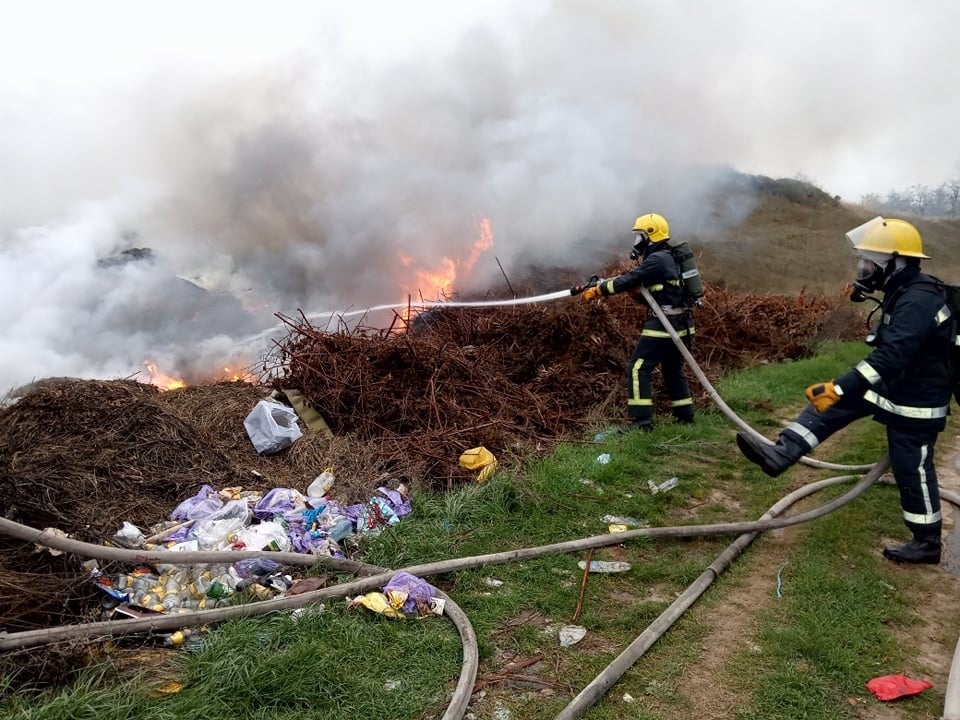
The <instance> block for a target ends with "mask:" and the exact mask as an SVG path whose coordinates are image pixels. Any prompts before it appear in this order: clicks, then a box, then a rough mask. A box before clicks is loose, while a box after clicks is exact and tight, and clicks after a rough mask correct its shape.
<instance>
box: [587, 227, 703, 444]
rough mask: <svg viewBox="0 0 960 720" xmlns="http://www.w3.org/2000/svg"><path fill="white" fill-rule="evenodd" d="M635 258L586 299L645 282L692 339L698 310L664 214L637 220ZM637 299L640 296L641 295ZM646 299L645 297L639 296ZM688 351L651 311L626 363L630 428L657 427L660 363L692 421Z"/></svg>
mask: <svg viewBox="0 0 960 720" xmlns="http://www.w3.org/2000/svg"><path fill="white" fill-rule="evenodd" d="M633 232H634V243H633V250H632V251H631V253H630V257H631V258H633V259H634V260H637V261H639V264H638V265H637V266H636V267H634V268H631V269H630V270H628V271H627V272H625V273H623V274H622V275H618V276H617V277H615V278H611V279H609V280H601V281H600V282H599V283H598V284H597V285H595V286H594V287H590V288H587V289H586V290H585V291H584V292H583V293H582V298H583V300H585V301H587V302H589V301H591V300H593V299H595V298H599V297H605V296H607V295H616V294H617V293H621V292H625V291H629V290H636V289H637V288H639V287H640V286H644V287H646V288H647V290H648V291H649V292H650V294H651V296H652V297H653V299H654V300H655V301H656V302H657V304H658V305H659V306H660V307H661V309H662V310H663V312H664V314H665V315H666V316H667V319H668V320H669V321H670V324H671V325H672V326H673V328H674V329H675V330H676V332H677V334H678V335H679V336H680V337H681V338H683V340H684V342H685V343H687V344H689V342H690V340H691V339H692V337H693V334H694V325H693V312H692V308H691V304H690V303H689V302H688V301H687V300H686V298H685V295H684V291H683V285H682V282H681V276H680V273H681V270H680V266H679V264H678V262H677V261H676V260H675V259H674V256H673V253H671V252H670V244H669V241H670V225H669V224H668V223H667V219H666V218H665V217H663V215H658V214H657V213H647V214H646V215H641V216H640V217H638V218H637V219H636V220H635V221H634V224H633ZM637 297H638V298H639V297H640V296H637ZM639 301H640V302H643V301H642V299H640V300H639ZM683 363H684V361H683V355H681V354H680V351H679V350H678V349H677V347H676V345H674V344H673V340H672V339H671V338H670V335H669V333H668V332H667V331H666V330H665V329H664V327H663V325H662V324H661V323H660V320H659V319H658V318H657V316H656V315H654V314H653V313H652V312H651V313H648V314H647V318H646V320H645V322H644V324H643V330H642V331H641V333H640V341H639V342H638V343H637V347H636V350H634V352H633V356H632V357H631V358H630V361H629V363H628V365H627V414H628V415H629V417H630V424H629V425H628V426H627V428H628V429H630V430H645V431H646V430H652V429H653V416H654V412H653V387H652V374H653V371H654V370H656V368H657V367H658V366H659V367H660V371H661V373H662V374H663V381H664V386H665V388H666V391H667V394H668V395H669V396H670V409H671V411H672V413H673V416H674V418H675V419H676V420H677V422H680V423H692V422H693V418H694V408H693V399H692V398H691V397H690V386H689V385H688V383H687V378H686V375H684V371H683Z"/></svg>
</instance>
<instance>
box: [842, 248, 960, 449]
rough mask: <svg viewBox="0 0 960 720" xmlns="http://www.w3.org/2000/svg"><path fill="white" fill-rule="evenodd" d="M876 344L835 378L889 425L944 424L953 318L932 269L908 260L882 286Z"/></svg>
mask: <svg viewBox="0 0 960 720" xmlns="http://www.w3.org/2000/svg"><path fill="white" fill-rule="evenodd" d="M881 311H882V313H883V315H882V317H881V318H880V322H879V323H878V326H877V331H876V340H875V343H874V344H875V347H874V350H873V352H871V353H870V354H869V355H868V356H867V357H866V358H864V359H863V360H861V361H860V362H859V363H857V365H856V366H855V367H854V368H853V369H852V370H850V371H849V372H848V373H846V374H845V375H843V376H842V377H840V378H838V379H837V380H836V381H835V384H836V385H838V386H839V387H840V388H841V389H842V391H843V396H844V397H846V396H848V395H849V396H853V397H862V398H863V400H865V401H866V402H867V403H869V404H871V405H872V406H873V407H874V418H875V419H876V420H877V421H879V422H881V423H883V424H885V425H917V424H919V425H923V426H928V427H935V428H937V429H940V430H942V429H943V427H944V426H945V424H946V417H947V413H948V411H949V407H950V397H951V393H952V373H951V363H950V358H951V355H952V352H953V350H952V340H953V320H952V318H951V316H950V309H949V307H948V306H947V305H946V302H945V300H944V298H943V296H942V294H941V293H940V291H939V290H938V289H937V287H936V285H935V283H934V280H933V279H932V278H931V277H930V276H929V275H924V274H923V273H921V272H920V268H919V267H918V266H913V265H908V266H907V267H905V268H903V269H902V270H900V271H899V272H897V273H894V274H893V275H892V276H891V277H890V279H889V280H888V281H887V284H886V285H885V286H884V289H883V303H882V306H881Z"/></svg>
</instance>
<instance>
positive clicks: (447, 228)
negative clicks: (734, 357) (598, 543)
mask: <svg viewBox="0 0 960 720" xmlns="http://www.w3.org/2000/svg"><path fill="white" fill-rule="evenodd" d="M107 5H109V6H110V10H111V11H112V13H107V12H104V10H103V6H102V5H99V4H97V3H94V4H93V5H91V6H89V8H88V9H86V10H84V11H83V13H80V14H78V15H77V16H76V17H73V18H67V19H66V20H65V21H64V25H65V26H67V25H69V22H76V23H77V24H78V25H79V26H78V27H77V32H78V33H81V34H82V32H83V31H84V30H87V31H90V32H93V30H92V28H95V27H102V26H104V25H105V26H106V27H107V28H108V29H109V30H110V31H112V32H113V35H112V36H110V35H109V33H108V34H107V37H109V38H110V39H111V40H112V41H115V43H116V47H115V48H111V50H113V52H107V51H101V52H102V53H103V55H102V57H103V59H104V63H103V65H102V66H98V68H96V69H94V68H92V67H91V68H86V69H85V66H84V65H83V62H82V59H83V58H82V56H80V55H78V56H70V55H69V53H68V49H63V45H64V44H68V43H67V41H68V40H71V39H75V38H74V37H73V35H71V34H70V33H69V30H68V29H64V28H61V33H62V34H61V35H59V36H56V37H55V38H54V40H56V42H53V41H51V42H50V46H49V47H41V48H28V47H27V45H26V44H25V43H24V42H23V41H21V42H20V43H19V45H17V44H16V41H17V37H15V36H14V35H13V34H11V37H10V38H8V39H9V40H10V41H11V43H13V44H14V45H15V47H19V48H20V49H21V51H24V49H25V48H26V50H27V51H29V52H33V51H34V50H36V54H35V56H33V60H34V61H35V62H37V63H40V62H41V61H43V60H44V58H46V59H47V60H49V53H52V52H55V51H56V48H57V47H60V48H61V49H63V52H64V55H63V56H62V57H61V58H60V62H59V63H58V64H57V65H56V66H55V71H54V72H52V73H50V74H48V75H43V74H42V73H40V71H39V70H37V69H35V68H34V69H33V70H31V64H30V61H31V57H30V56H29V54H28V56H27V57H25V58H24V57H21V58H20V60H21V62H20V63H18V64H14V63H11V62H6V63H4V65H6V66H8V67H7V68H6V69H5V71H4V72H6V73H10V74H11V75H10V77H8V78H6V79H5V81H4V82H5V84H3V85H0V88H3V89H5V90H7V91H8V92H6V93H5V94H4V95H2V97H3V98H4V99H2V100H0V155H2V156H3V157H4V158H5V159H6V161H5V162H4V163H3V166H2V167H0V238H2V248H0V275H2V280H3V283H2V286H0V287H2V289H0V308H2V309H0V318H2V322H0V328H2V330H3V332H2V335H0V338H2V339H0V358H2V360H0V389H2V388H4V387H11V386H14V385H17V384H19V383H22V382H25V381H28V380H31V379H33V378H37V377H44V376H49V375H74V376H84V377H122V376H127V375H130V374H132V373H135V372H137V371H139V370H141V369H142V368H143V362H144V361H145V360H147V359H151V360H154V361H155V362H157V363H158V365H160V366H161V368H163V369H164V370H165V371H166V372H170V373H173V372H179V373H184V372H187V373H190V374H191V376H192V377H196V376H198V374H199V375H202V374H203V372H205V368H206V367H210V368H211V369H216V368H217V367H219V365H220V364H222V363H227V362H230V361H231V359H232V353H233V352H234V351H237V350H239V351H241V352H245V353H250V352H253V351H254V350H255V349H252V348H246V347H244V348H237V347H236V346H237V343H238V341H239V340H240V339H242V338H244V337H246V336H247V335H249V334H250V333H251V331H256V330H261V329H263V328H266V327H269V326H270V325H272V324H273V323H274V322H275V318H274V317H273V313H275V312H281V313H285V314H293V313H295V312H296V311H297V310H298V309H303V310H304V311H306V312H312V311H319V310H338V309H339V310H346V309H350V308H358V307H366V306H370V305H376V304H381V303H390V302H402V301H403V300H404V299H405V297H406V295H407V293H415V292H416V291H417V289H418V288H417V287H416V282H417V281H416V272H415V271H416V269H418V268H420V269H424V270H429V269H433V268H437V267H439V266H440V264H441V261H442V260H443V258H445V257H446V258H450V259H453V260H455V261H458V260H460V261H462V260H465V259H466V258H467V257H468V256H469V255H470V253H471V250H472V248H473V246H474V243H475V242H476V241H477V240H478V233H479V226H478V223H479V221H480V219H481V218H487V219H489V221H490V223H491V225H492V228H493V233H494V242H495V245H494V247H493V248H492V249H491V250H489V251H487V252H486V253H484V254H482V255H481V256H480V257H479V259H478V260H477V262H476V264H475V266H474V267H473V269H472V271H471V272H470V274H469V276H461V277H459V278H458V280H457V288H458V289H459V290H461V291H466V292H475V291H478V290H482V289H485V288H488V287H490V285H491V284H492V283H496V282H499V281H500V280H502V275H501V270H500V267H501V266H502V267H503V268H504V269H505V270H506V272H507V273H508V274H522V272H523V271H524V269H525V267H526V266H527V265H529V264H531V263H536V264H542V265H544V266H567V267H582V269H583V272H584V275H589V274H590V273H592V272H595V271H597V270H598V269H599V268H598V267H596V262H597V258H598V257H599V256H601V255H602V251H604V250H608V249H610V248H612V247H617V245H616V244H617V243H622V242H623V239H624V235H625V231H627V230H628V228H629V225H630V222H631V221H632V218H633V217H634V216H635V215H637V214H639V213H642V212H647V211H657V212H661V213H664V214H665V215H667V216H668V217H669V218H670V220H671V223H672V225H673V228H674V231H675V234H678V235H679V234H683V232H684V231H691V230H694V229H696V230H703V229H704V228H705V227H710V226H711V225H712V226H716V224H717V223H718V222H719V223H723V222H725V221H728V222H735V221H736V220H737V219H738V214H739V213H742V212H743V211H745V210H746V208H739V209H738V211H737V212H733V213H732V214H731V215H730V216H729V217H723V216H720V217H718V216H716V214H715V213H713V210H712V208H711V207H710V205H709V203H708V202H707V198H708V197H709V195H710V192H711V190H712V189H713V187H714V185H715V183H716V182H717V181H718V180H722V179H723V177H724V171H722V170H718V169H717V168H720V167H723V166H729V165H734V166H736V167H738V168H739V169H741V170H743V171H746V172H755V173H765V174H770V175H774V176H790V175H793V174H795V173H797V172H804V173H806V174H807V175H809V176H812V177H814V178H815V179H819V180H821V181H823V180H824V179H825V178H828V177H830V176H831V175H833V176H838V177H839V176H840V174H845V175H846V176H850V175H851V174H854V171H851V168H855V167H856V166H857V163H858V162H861V161H863V158H864V157H866V156H867V155H868V154H869V153H870V152H872V151H874V150H876V149H883V148H885V147H887V143H888V140H889V139H890V138H896V139H897V142H900V141H901V140H902V142H904V143H907V142H908V141H909V140H911V139H912V138H908V137H906V135H907V134H908V133H910V132H911V128H912V126H909V125H908V120H909V118H912V117H914V116H915V115H917V114H918V113H920V111H921V109H922V108H924V107H927V108H928V107H930V106H931V104H932V103H933V102H934V100H935V99H936V100H937V102H940V101H941V100H942V98H941V97H940V96H939V95H938V96H937V97H936V98H934V96H933V94H931V93H930V92H927V91H926V90H923V89H920V88H918V87H917V85H916V84H915V85H912V86H910V88H909V89H908V90H906V91H904V90H903V86H902V85H900V84H897V81H898V80H901V79H903V77H904V76H905V75H907V74H908V73H909V72H910V71H911V69H910V68H904V67H901V66H900V65H898V64H897V63H901V64H902V63H903V62H904V61H905V59H906V58H905V56H904V55H898V56H897V58H896V60H897V62H894V61H893V59H891V58H890V57H889V55H888V53H886V52H885V51H884V48H885V47H889V45H885V44H884V43H883V42H881V39H879V38H878V37H877V35H876V34H875V33H874V34H871V33H869V32H868V33H864V32H858V31H859V30H860V29H861V27H860V26H861V24H862V22H865V21H862V19H861V18H860V17H859V16H856V14H855V13H853V12H852V11H847V12H846V13H839V11H837V10H836V8H835V7H833V6H830V8H831V9H830V21H829V22H826V21H825V18H826V17H827V10H828V6H827V5H826V3H817V2H814V3H807V4H804V9H803V10H802V11H801V10H800V9H797V8H795V9H788V8H783V7H781V6H780V5H779V4H778V5H777V9H776V10H774V9H773V8H763V7H760V6H758V5H757V4H756V3H751V2H732V3H723V4H717V3H708V2H702V3H692V4H686V3H685V4H684V5H683V8H684V9H683V10H682V11H681V9H680V6H675V4H672V3H669V4H668V3H623V2H617V1H615V0H591V1H590V2H580V1H578V0H557V1H556V2H552V3H550V2H538V3H523V4H520V3H502V4H498V3H479V4H477V5H476V6H474V5H472V4H469V3H468V4H464V5H462V6H461V7H462V8H463V10H462V12H461V13H460V16H458V15H457V13H455V12H453V10H449V9H448V12H447V14H446V15H442V16H441V15H440V14H437V13H435V12H434V11H433V10H431V8H434V4H433V3H427V2H424V3H418V2H411V3H404V4H402V9H401V8H398V7H396V6H399V5H400V4H384V5H381V4H379V3H358V4H357V6H358V8H359V9H357V8H354V10H353V11H352V12H354V13H355V15H350V13H349V11H347V10H344V9H342V8H341V9H338V10H337V11H332V10H329V9H326V10H325V9H322V7H314V5H317V6H322V5H323V4H319V3H308V4H303V5H292V6H290V7H289V8H288V9H286V10H285V9H284V6H282V5H281V6H278V7H277V8H274V9H271V10H269V12H270V13H279V14H283V13H287V14H288V15H290V14H296V13H300V14H301V15H302V18H301V21H300V22H297V19H296V18H290V17H287V18H286V23H279V24H278V23H276V22H273V24H271V20H270V18H268V17H266V16H262V17H260V16H258V15H257V13H258V12H260V11H259V10H258V9H257V8H260V7H261V6H260V4H259V3H257V4H245V3H242V2H241V3H211V5H210V7H209V8H207V11H206V12H207V13H209V9H210V8H213V9H214V10H215V11H216V12H217V13H220V16H219V17H217V16H210V15H209V14H207V15H204V14H203V12H204V11H203V10H200V9H198V8H197V5H196V4H189V5H187V4H179V3H170V4H165V5H163V6H158V8H159V9H157V10H155V11H153V12H154V13H155V14H156V16H155V17H154V18H147V19H146V20H145V21H143V22H141V23H140V24H135V23H136V21H137V18H135V17H133V15H132V14H135V13H136V12H137V11H136V10H135V9H131V8H130V7H129V6H128V4H123V5H120V4H117V5H112V4H109V3H108V4H107ZM453 5H455V4H453ZM858 5H860V6H861V9H865V8H869V9H870V12H871V13H872V18H873V19H874V20H876V19H881V20H886V21H893V20H896V19H899V18H897V17H895V15H896V13H898V12H900V11H899V10H898V6H897V5H895V4H893V3H889V2H876V3H860V4H858ZM938 7H939V8H940V9H941V10H942V11H943V12H946V13H947V14H948V15H950V16H952V17H954V19H956V17H955V16H956V15H957V12H958V11H957V10H955V9H952V6H949V5H940V4H938ZM364 8H365V9H364ZM377 8H379V9H377ZM481 8H482V13H483V14H482V15H481V14H479V13H480V12H481ZM491 8H493V9H491ZM48 9H49V8H48ZM60 10H61V11H64V10H63V8H61V9H60ZM76 12H78V13H79V11H76ZM262 12H267V11H266V10H265V9H264V10H263V11H262ZM911 12H912V13H915V14H919V15H921V16H923V17H925V18H928V19H929V18H931V17H932V16H933V11H932V10H931V9H929V8H928V7H927V5H924V6H922V7H920V6H918V7H916V8H913V9H912V10H911ZM391 13H392V14H391ZM399 13H405V14H399ZM470 13H478V14H477V16H476V19H475V20H470V19H469V15H470ZM818 13H821V14H822V16H818ZM258 17H260V19H262V22H263V27H262V28H260V32H259V34H258V32H257V30H258V26H257V20H258ZM234 21H235V22H234ZM871 22H872V21H871ZM905 22H907V21H905ZM431 23H432V24H433V25H435V28H434V29H435V30H436V34H437V35H438V36H439V37H440V38H441V40H440V42H427V39H428V38H430V37H433V35H431V32H430V30H431V27H432V26H431ZM918 24H922V23H921V21H920V20H916V19H913V20H910V21H909V22H907V25H906V27H907V28H908V29H909V28H917V27H919V25H918ZM940 25H941V26H943V27H946V26H948V23H944V22H940ZM40 26H41V25H38V27H40ZM44 27H45V28H46V29H45V32H46V31H49V26H44ZM871 27H873V25H871ZM900 27H904V25H903V24H901V25H900ZM294 28H296V31H294ZM28 29H29V28H28ZM282 29H285V30H286V32H287V37H288V38H289V42H285V40H284V38H282V37H281V38H280V39H278V38H277V33H278V31H280V30H282ZM14 30H16V28H14ZM38 32H39V31H38ZM875 32H880V31H879V30H878V31H875ZM811 33H816V34H817V40H816V42H812V41H811V42H808V41H807V40H804V37H807V38H809V35H810V34H811ZM378 34H379V37H382V38H384V39H385V40H384V47H383V48H382V52H374V50H375V49H376V48H377V46H376V42H375V39H374V38H372V37H371V36H372V35H378ZM404 34H407V35H408V36H409V37H406V42H400V41H398V40H397V38H401V39H402V38H403V36H404ZM41 35H42V33H41V34H40V35H38V37H40V36H41ZM268 38H269V39H270V44H269V47H266V45H267V43H266V39H268ZM100 39H101V42H103V37H101V38H100ZM0 40H3V38H2V37H0ZM261 40H262V44H261ZM387 40H390V41H391V42H387ZM178 43H179V44H178ZM74 47H83V46H82V45H75V46H74ZM153 47H156V48H158V50H157V53H156V55H151V53H150V48H153ZM945 47H947V46H945V45H943V44H938V43H936V42H927V43H922V44H919V45H912V46H911V48H912V49H911V51H910V53H907V55H910V56H911V57H913V56H915V55H916V54H918V53H919V54H920V55H921V57H928V58H929V57H932V54H935V53H936V52H938V51H943V50H944V48H945ZM951 47H952V46H951ZM176 48H185V49H183V54H182V55H178V54H177V51H176ZM938 48H939V50H938ZM950 52H953V53H955V51H954V50H950ZM44 53H45V54H44ZM124 58H127V59H128V60H129V63H128V64H127V65H125V64H124V62H123V60H124ZM878 58H880V59H881V65H880V67H881V68H882V72H883V73H885V75H886V78H888V79H889V80H890V81H891V82H893V83H894V84H897V87H898V88H899V90H898V92H899V95H898V96H897V97H901V98H902V97H903V96H904V95H906V96H909V97H910V98H911V99H912V100H913V101H914V103H915V106H913V109H909V107H908V108H907V109H905V108H904V103H897V106H896V108H895V109H896V112H890V113H879V112H878V111H877V108H878V107H881V106H882V107H885V108H887V109H890V110H892V109H893V108H891V106H890V103H889V100H890V95H889V94H886V93H882V92H880V91H877V90H874V89H873V87H872V86H870V82H869V81H868V78H869V77H872V76H873V74H874V73H875V72H877V70H876V68H877V64H876V63H877V62H878ZM5 59H7V60H9V59H10V58H5ZM914 60H915V58H914ZM111 62H112V63H113V64H111ZM911 62H913V60H911ZM74 63H77V66H76V67H73V65H74ZM123 67H142V71H141V72H139V73H135V72H133V71H128V72H126V74H122V75H118V76H117V78H116V80H115V81H114V82H111V81H110V75H109V73H108V72H107V71H106V70H105V68H113V69H117V68H123ZM841 68H842V71H841ZM17 72H21V73H24V77H27V78H28V79H26V80H22V81H20V82H15V81H16V79H17V77H18V76H15V73H17ZM31 72H34V73H35V77H30V73H31ZM84 72H88V73H90V75H89V76H88V77H81V78H80V79H77V78H78V77H79V76H80V75H82V73H84ZM117 72H118V73H119V72H120V71H119V70H117ZM51 77H55V78H57V80H58V81H63V82H58V83H52V81H50V78H51ZM71 77H72V78H73V79H74V82H72V83H68V82H66V81H65V78H71ZM11 78H12V79H11ZM45 82H50V83H51V84H50V85H49V86H47V85H45V84H44V83H45ZM865 85H866V86H870V87H864V86H865ZM881 101H882V105H881V104H880V103H881ZM951 102H952V103H953V104H952V105H950V106H949V107H948V108H947V110H948V114H952V116H955V115H956V110H957V108H956V103H957V101H955V100H954V101H951ZM904 115H907V116H909V117H907V118H905V117H904ZM931 122H932V126H931V127H933V128H934V129H935V130H936V129H937V128H940V127H941V125H942V123H941V122H940V121H937V122H933V121H931ZM858 137H859V138H860V139H863V138H867V140H874V142H872V143H868V145H867V146H866V147H865V148H860V150H859V151H858V150H857V149H856V147H855V145H854V142H855V140H856V139H857V138H858ZM872 159H873V158H871V160H872ZM938 159H939V160H941V161H942V153H939V157H938ZM826 189H827V190H828V191H833V189H832V188H830V187H829V186H827V187H826ZM866 189H867V188H864V191H866ZM873 189H877V188H873ZM143 247H148V248H151V249H153V251H154V253H155V257H154V259H153V261H152V262H146V261H136V262H128V263H126V264H122V263H114V264H108V266H107V267H103V265H104V262H103V261H104V260H105V259H109V258H114V259H115V260H116V259H119V258H122V257H125V256H123V255H120V256H118V255H117V254H118V253H121V252H122V251H124V250H129V249H131V248H143ZM624 250H626V248H624ZM128 255H129V254H128ZM497 261H499V265H498V263H497ZM404 262H406V263H407V264H406V265H405V264H404ZM177 276H179V278H180V279H179V280H178V279H177ZM186 281H191V282H192V283H194V284H193V285H191V284H190V283H188V282H186ZM197 286H200V287H202V288H204V289H205V290H206V291H207V292H206V294H200V292H199V290H198V288H197ZM420 289H423V288H420ZM427 290H429V289H427ZM198 307H199V308H202V309H201V310H198V309H197V308H198ZM251 329H252V330H251ZM248 359H249V360H253V359H254V358H252V357H248Z"/></svg>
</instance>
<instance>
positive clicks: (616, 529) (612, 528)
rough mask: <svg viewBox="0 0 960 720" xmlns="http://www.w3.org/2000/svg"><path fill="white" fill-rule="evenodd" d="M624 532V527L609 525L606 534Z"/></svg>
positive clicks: (625, 528)
mask: <svg viewBox="0 0 960 720" xmlns="http://www.w3.org/2000/svg"><path fill="white" fill-rule="evenodd" d="M626 531H627V526H626V525H620V524H618V523H610V524H609V525H607V532H609V533H618V532H626Z"/></svg>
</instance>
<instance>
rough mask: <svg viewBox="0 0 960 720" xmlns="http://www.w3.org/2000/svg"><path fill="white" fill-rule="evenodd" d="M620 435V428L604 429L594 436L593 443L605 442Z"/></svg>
mask: <svg viewBox="0 0 960 720" xmlns="http://www.w3.org/2000/svg"><path fill="white" fill-rule="evenodd" d="M620 433H621V430H620V428H617V427H608V428H604V429H603V430H601V431H600V432H598V433H597V434H596V435H594V436H593V441H594V442H595V443H599V442H603V441H604V440H606V439H607V438H609V437H613V436H615V435H619V434H620Z"/></svg>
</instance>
